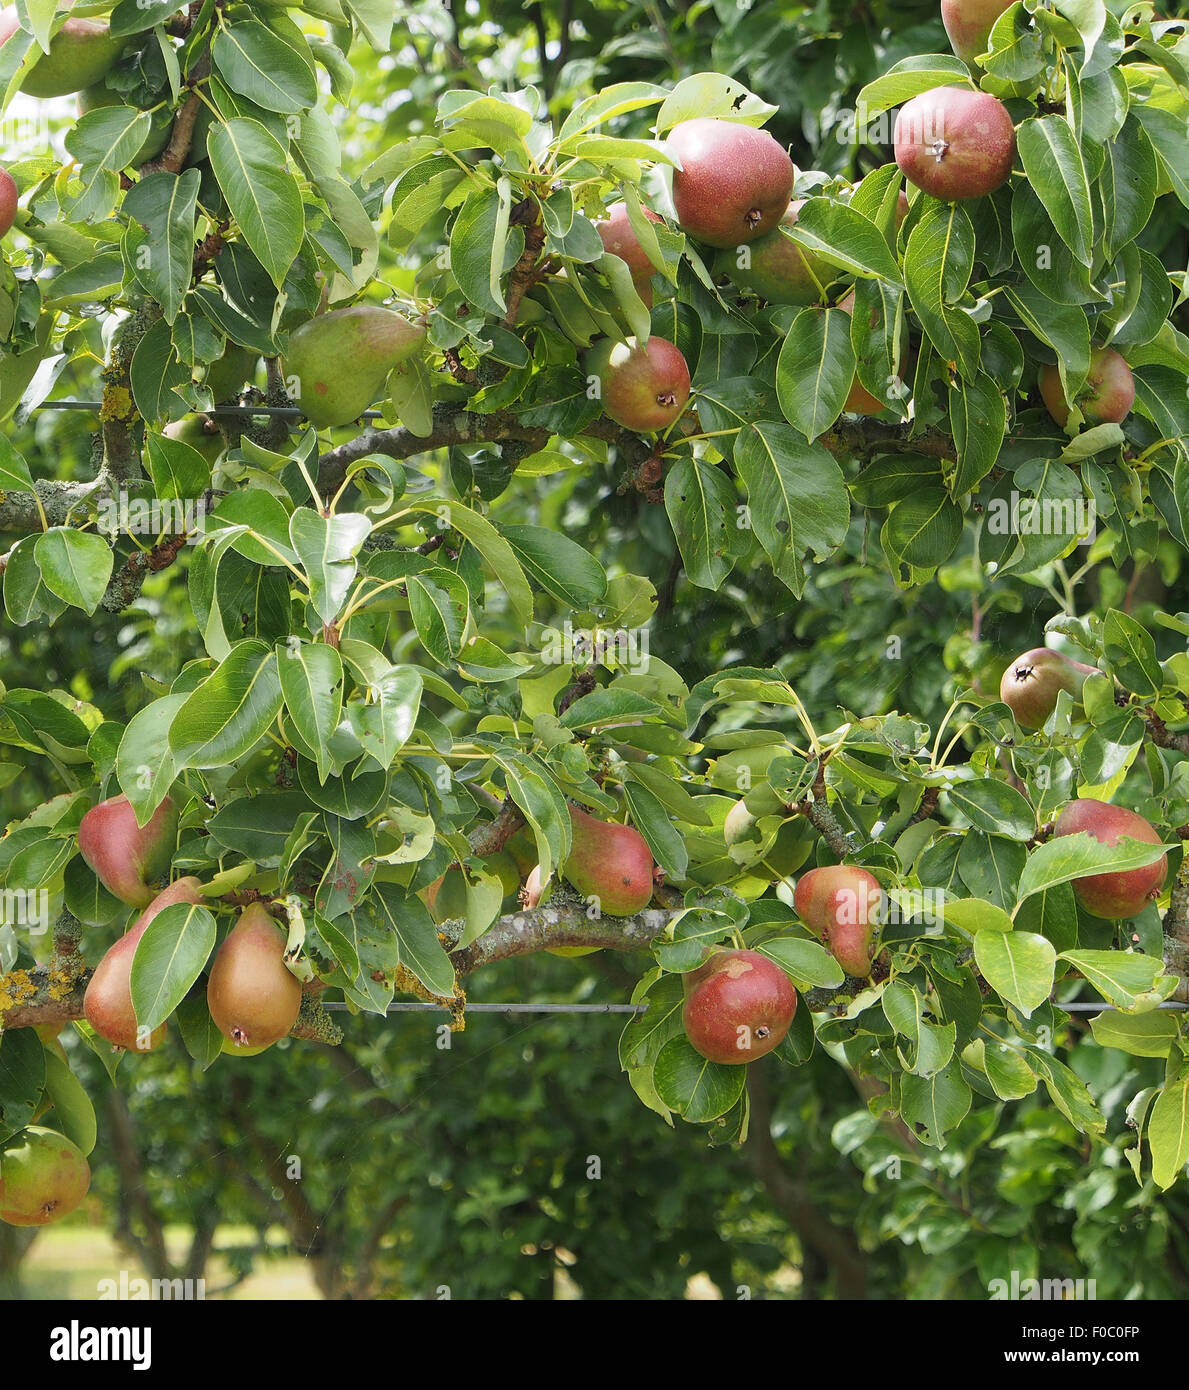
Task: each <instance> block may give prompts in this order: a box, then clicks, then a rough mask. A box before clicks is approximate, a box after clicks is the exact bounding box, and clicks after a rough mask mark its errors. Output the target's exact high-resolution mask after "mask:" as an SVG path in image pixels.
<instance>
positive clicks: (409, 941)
mask: <svg viewBox="0 0 1189 1390" xmlns="http://www.w3.org/2000/svg"><path fill="white" fill-rule="evenodd" d="M368 904H369V905H370V906H371V907H372V910H373V911H374V913H375V916H376V918H377V920H378V921H381V922H383V923H384V925H385V926H386V927H387V928H388V929H389V930H391V931H392V932H393V933H394V935H395V937H396V943H397V950H398V952H399V956H400V963H401V965H403V966H404V968H405V969H406V970H409V971H411V972H412V973H413V974H414V975H416V977H417V978H418V979H419V980H420V981H421V983H422V984H423V985H424V986H425V988H426V989H428V990H429V991H430V993H431V994H436V995H438V996H439V997H442V998H452V997H453V995H454V989H455V981H454V965H453V963H452V962H451V960H450V957H449V956H448V955H447V954H446V952H445V949H444V948H443V946H442V943H441V942H440V941H439V940H438V929H437V927H436V926H435V925H434V921H433V918H432V917H431V916H430V915H429V911H428V909H427V908H426V907H425V904H424V903H423V902H422V901H421V899H420V898H415V897H406V896H405V895H404V893H403V892H402V890H401V889H400V888H399V887H398V886H397V885H396V884H394V883H377V884H376V887H375V889H374V891H373V892H372V893H371V895H370V896H369V898H368Z"/></svg>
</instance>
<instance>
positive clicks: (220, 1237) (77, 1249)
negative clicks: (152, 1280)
mask: <svg viewBox="0 0 1189 1390" xmlns="http://www.w3.org/2000/svg"><path fill="white" fill-rule="evenodd" d="M276 1235H277V1236H279V1235H280V1233H279V1232H277V1233H276ZM189 1237H190V1232H189V1231H188V1230H187V1229H185V1228H184V1227H180V1226H179V1227H166V1230H165V1242H166V1248H167V1249H168V1251H169V1254H170V1257H171V1258H172V1259H180V1258H181V1257H182V1255H183V1254H184V1252H185V1250H186V1247H187V1243H188V1241H189ZM274 1238H275V1237H274ZM253 1239H254V1233H253V1232H252V1231H251V1230H250V1229H249V1228H248V1227H246V1226H242V1227H241V1226H220V1227H219V1230H218V1232H217V1234H216V1237H215V1251H214V1253H213V1254H212V1256H211V1259H210V1261H209V1263H208V1264H207V1272H206V1297H208V1298H213V1297H215V1296H216V1295H217V1291H218V1290H219V1289H220V1288H222V1287H223V1285H225V1284H226V1283H227V1282H228V1280H229V1278H230V1266H229V1264H228V1262H227V1260H226V1258H225V1256H224V1255H223V1254H221V1253H220V1252H223V1251H226V1250H227V1249H228V1248H234V1247H235V1246H238V1245H248V1244H251V1243H252V1241H253ZM121 1272H126V1274H127V1280H128V1282H129V1284H133V1281H135V1280H136V1279H138V1278H143V1271H142V1270H141V1268H140V1266H139V1264H138V1263H137V1262H136V1261H135V1260H133V1259H131V1258H130V1257H129V1256H128V1255H127V1254H125V1252H124V1251H122V1250H121V1249H120V1247H119V1246H118V1245H117V1244H116V1243H115V1241H113V1240H112V1239H111V1237H110V1236H109V1235H108V1234H107V1232H106V1231H103V1230H101V1229H100V1228H98V1227H92V1226H65V1227H52V1228H50V1229H48V1230H45V1231H42V1232H41V1233H40V1235H39V1236H38V1237H37V1239H36V1241H34V1243H33V1247H32V1249H31V1250H30V1251H29V1253H28V1255H27V1256H26V1257H25V1259H24V1261H23V1262H22V1264H21V1279H22V1282H23V1284H24V1289H25V1293H26V1295H27V1296H28V1297H29V1298H53V1299H66V1300H70V1301H78V1302H88V1301H90V1300H94V1299H98V1298H99V1296H100V1290H101V1287H102V1283H103V1281H104V1280H114V1281H116V1285H115V1287H116V1290H117V1294H116V1296H117V1297H118V1287H119V1280H120V1276H121ZM220 1296H222V1297H226V1298H230V1299H245V1300H247V1299H273V1298H281V1299H286V1300H299V1301H300V1300H303V1299H317V1298H320V1297H321V1295H320V1294H319V1292H318V1289H317V1287H316V1285H315V1284H314V1280H313V1276H312V1274H311V1272H310V1269H309V1267H308V1266H307V1264H306V1262H305V1261H304V1260H301V1259H298V1258H296V1257H295V1256H290V1255H278V1256H277V1257H275V1258H273V1259H268V1260H264V1261H258V1263H257V1267H256V1269H255V1270H254V1271H253V1272H252V1274H250V1275H249V1276H248V1278H247V1279H245V1280H244V1281H243V1283H241V1284H239V1285H237V1286H236V1287H235V1288H234V1289H232V1290H231V1291H230V1292H229V1293H227V1294H224V1295H220Z"/></svg>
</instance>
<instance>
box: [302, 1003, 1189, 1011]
mask: <svg viewBox="0 0 1189 1390" xmlns="http://www.w3.org/2000/svg"><path fill="white" fill-rule="evenodd" d="M322 1007H323V1008H324V1009H342V1010H345V1009H347V1008H348V1007H349V1005H347V1004H346V1003H345V1002H343V1001H341V1000H340V1001H332V1002H331V1003H328V1004H323V1005H322ZM1053 1007H1054V1008H1057V1009H1060V1010H1061V1011H1062V1013H1067V1014H1116V1013H1120V1012H1121V1010H1120V1009H1119V1008H1118V1007H1117V1006H1116V1005H1114V1004H1106V1003H1101V1004H1054V1005H1053ZM1156 1007H1157V1009H1170V1010H1181V1009H1189V1004H1182V1003H1178V1002H1176V1001H1173V1002H1167V1001H1166V1002H1165V1003H1163V1004H1157V1006H1156ZM435 1010H438V1011H441V1012H443V1013H448V1012H449V1011H450V1009H449V1005H447V1004H424V1003H420V1002H414V1001H412V1000H401V1001H399V1002H397V1003H393V1004H389V1005H388V1008H387V1009H386V1010H385V1012H386V1013H390V1014H412V1013H423V1012H433V1011H435ZM465 1012H466V1013H468V1014H643V1013H647V1012H648V1005H647V1004H467V1005H466V1009H465Z"/></svg>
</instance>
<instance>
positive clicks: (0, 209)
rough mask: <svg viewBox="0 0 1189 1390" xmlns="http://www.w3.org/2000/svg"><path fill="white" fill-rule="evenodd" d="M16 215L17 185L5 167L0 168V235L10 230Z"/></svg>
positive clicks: (6, 233) (5, 234)
mask: <svg viewBox="0 0 1189 1390" xmlns="http://www.w3.org/2000/svg"><path fill="white" fill-rule="evenodd" d="M16 215H17V186H16V182H15V180H14V179H13V177H12V175H11V174H10V173H9V172H8V170H7V169H0V236H7V235H8V233H9V232H10V231H11V230H12V223H13V219H14V218H15V217H16Z"/></svg>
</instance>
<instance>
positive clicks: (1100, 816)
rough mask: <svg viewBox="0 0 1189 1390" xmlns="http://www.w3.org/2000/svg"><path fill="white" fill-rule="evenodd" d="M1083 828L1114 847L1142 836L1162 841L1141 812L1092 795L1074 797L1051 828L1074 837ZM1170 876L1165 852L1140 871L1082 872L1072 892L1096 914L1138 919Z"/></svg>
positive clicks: (1145, 839) (1149, 842) (1149, 840)
mask: <svg viewBox="0 0 1189 1390" xmlns="http://www.w3.org/2000/svg"><path fill="white" fill-rule="evenodd" d="M1080 831H1085V833H1086V834H1088V835H1092V836H1093V837H1094V838H1095V839H1096V840H1098V841H1099V842H1100V843H1101V844H1104V845H1110V846H1112V847H1113V846H1115V845H1117V844H1119V842H1120V841H1121V840H1139V841H1140V842H1141V843H1143V844H1145V845H1159V844H1161V843H1163V842H1162V840H1161V838H1160V836H1159V835H1158V834H1157V833H1156V831H1155V830H1154V829H1153V827H1152V826H1151V825H1149V824H1148V822H1147V821H1146V820H1144V818H1143V816H1140V815H1137V814H1136V813H1135V812H1134V811H1129V810H1128V809H1127V808H1126V807H1125V806H1112V805H1111V803H1110V802H1109V801H1095V800H1094V799H1093V798H1091V797H1083V798H1081V799H1080V800H1078V801H1071V802H1070V803H1069V805H1068V806H1066V808H1065V809H1064V811H1062V812H1061V814H1060V815H1059V816H1058V817H1057V820H1056V823H1055V824H1054V826H1053V837H1054V839H1056V838H1058V837H1060V836H1064V835H1076V834H1078V833H1079V832H1080ZM1167 875H1168V856H1167V855H1163V854H1162V855H1161V856H1160V858H1159V859H1157V860H1156V862H1155V863H1154V864H1145V865H1143V866H1142V867H1141V868H1138V869H1121V870H1117V871H1115V872H1113V873H1110V872H1108V873H1102V874H1084V875H1083V876H1082V877H1081V878H1075V879H1074V880H1073V891H1074V894H1075V896H1076V897H1077V900H1078V902H1080V903H1081V905H1082V906H1083V907H1084V908H1085V909H1086V911H1087V912H1089V913H1090V914H1091V915H1092V916H1094V917H1106V918H1112V919H1117V918H1120V917H1134V916H1135V914H1136V913H1137V912H1142V911H1143V909H1144V908H1145V907H1146V906H1147V905H1148V903H1150V902H1154V901H1155V900H1156V899H1157V898H1158V897H1159V896H1160V891H1161V889H1162V888H1163V887H1164V880H1165V878H1166V877H1167Z"/></svg>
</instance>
